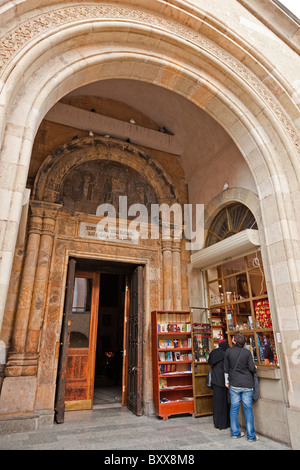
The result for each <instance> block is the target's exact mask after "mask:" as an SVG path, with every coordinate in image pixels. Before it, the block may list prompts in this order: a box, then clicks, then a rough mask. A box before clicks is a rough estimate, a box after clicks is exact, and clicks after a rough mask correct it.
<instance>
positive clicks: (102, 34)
mask: <svg viewBox="0 0 300 470" xmlns="http://www.w3.org/2000/svg"><path fill="white" fill-rule="evenodd" d="M26 3H27V5H26V7H24V13H26V15H25V16H22V15H21V14H20V17H18V18H17V20H18V21H17V24H16V23H14V24H9V23H8V25H7V30H3V37H2V39H3V41H2V50H3V55H2V76H1V79H2V83H3V84H4V86H3V88H2V96H3V101H2V103H3V108H2V109H3V113H2V121H1V136H2V152H1V171H2V174H3V175H4V176H3V181H2V190H3V191H4V192H5V197H6V200H7V201H9V202H8V203H7V204H6V206H5V207H1V220H3V221H4V222H3V224H2V225H3V229H2V234H3V235H2V238H1V248H2V259H1V271H0V272H1V275H0V279H1V292H2V295H1V302H2V304H1V309H0V315H1V317H0V318H1V321H2V318H3V312H4V307H5V299H6V294H7V288H8V284H9V278H10V272H11V265H12V259H13V253H14V247H15V240H16V237H17V231H18V223H19V218H20V211H21V201H22V194H23V191H24V188H25V185H26V177H27V171H28V164H29V160H30V155H31V150H32V144H33V141H34V136H35V133H36V130H37V128H38V126H39V124H40V122H41V120H42V119H43V117H44V115H45V114H46V112H47V111H48V110H49V109H50V108H51V107H52V106H53V105H54V104H55V103H56V102H57V101H58V100H59V99H60V98H61V97H62V96H64V95H65V94H66V93H68V92H70V91H71V90H73V89H75V88H77V87H78V86H81V85H83V84H86V83H91V82H92V81H95V80H96V79H99V78H101V79H105V78H112V77H116V76H117V77H123V78H124V77H125V78H130V79H136V80H145V81H148V82H150V83H156V84H158V85H160V86H162V87H166V88H168V89H170V90H172V91H174V92H175V93H178V94H181V95H182V96H185V97H186V98H187V99H189V100H190V101H191V102H193V103H195V104H196V105H197V106H199V107H201V108H202V109H204V110H205V111H206V112H208V113H209V114H210V115H211V116H212V117H214V118H215V119H216V120H217V121H218V122H219V123H221V124H222V126H223V127H224V129H226V131H227V132H228V133H229V135H230V136H231V137H232V138H233V140H234V141H235V142H236V144H237V145H238V147H239V149H240V151H241V153H242V154H243V156H244V158H245V160H246V161H247V163H248V165H249V168H250V169H251V171H252V174H253V176H254V179H255V182H256V185H257V189H258V193H259V198H260V207H261V213H262V220H263V226H264V232H265V236H266V244H267V245H268V247H269V252H270V270H271V273H272V280H273V283H274V286H276V287H277V289H276V300H275V301H276V305H277V311H278V312H279V317H280V327H281V332H282V337H283V348H284V350H285V357H286V362H287V369H288V370H289V375H288V383H289V401H290V405H291V406H292V407H295V409H296V408H298V401H297V399H296V394H295V393H294V390H297V389H298V387H299V385H298V379H297V370H296V366H295V365H293V364H289V365H288V358H289V357H291V355H292V353H293V351H292V349H291V344H292V343H293V341H294V340H297V339H298V337H299V324H300V320H299V311H300V307H299V301H298V299H297V295H296V292H297V289H299V277H300V275H299V267H298V263H297V260H299V258H300V255H299V248H298V245H297V240H298V239H299V221H298V220H297V217H296V214H297V212H299V198H298V193H299V174H300V171H299V160H298V154H299V136H298V131H297V127H296V123H297V119H298V118H299V110H298V109H297V103H295V100H294V99H293V93H292V91H291V89H290V88H289V87H290V85H291V84H288V83H286V82H285V79H284V78H283V76H282V75H281V73H280V72H277V71H275V72H274V70H273V64H272V61H271V60H270V61H269V60H268V58H266V57H263V56H262V55H261V54H260V52H259V50H258V48H256V47H252V45H251V43H249V42H247V40H246V39H242V38H241V34H239V31H240V29H239V28H238V27H237V32H235V31H234V30H233V29H231V28H230V27H229V28H227V30H226V31H225V28H224V22H222V20H220V21H218V20H216V19H215V18H213V15H212V14H210V12H209V11H207V12H203V11H202V10H200V9H197V8H193V6H191V5H190V4H188V5H187V4H186V3H185V2H175V1H174V2H168V5H165V4H163V3H161V2H157V1H155V0H152V1H151V2H147V4H146V3H144V2H143V3H142V4H141V6H142V8H137V7H136V6H134V7H132V6H131V5H130V2H125V1H124V4H122V5H118V6H116V5H115V3H114V2H112V3H111V4H108V5H105V6H99V5H97V4H93V3H90V4H88V5H85V6H79V5H77V4H75V3H74V5H69V4H68V5H65V4H64V3H63V2H58V5H59V8H57V6H58V5H56V6H53V5H51V6H50V7H49V8H48V7H47V8H48V9H46V8H45V9H40V10H39V11H37V10H34V9H33V10H31V8H34V7H33V6H32V5H33V3H32V2H26ZM45 5H46V3H45ZM13 7H14V6H13ZM41 7H42V6H41ZM144 7H147V9H145V8H144ZM238 8H240V6H239V7H238ZM25 10H26V11H25ZM239 13H240V14H242V11H241V10H239ZM243 14H244V12H243ZM10 15H11V16H13V15H12V11H9V12H7V16H6V19H8V18H10V17H11V16H10ZM219 15H220V16H221V13H220V12H219ZM223 20H224V18H223ZM249 20H251V18H249ZM112 26H113V33H114V34H115V37H116V39H115V41H114V43H113V46H112V45H111V44H110V42H109V41H108V39H109V37H111V36H110V35H111V33H112ZM225 33H226V34H225ZM147 38H148V40H146V39H147ZM265 40H266V42H267V41H268V38H267V36H266V38H265ZM91 43H92V44H93V46H91V45H90V44H91ZM283 55H284V53H283ZM49 75H50V78H49ZM20 77H22V79H21V80H20ZM270 207H272V217H270ZM8 208H10V209H11V212H10V215H9V217H8V216H7V210H8ZM275 245H276V246H275ZM278 249H280V252H281V253H282V260H281V261H280V263H279V262H278V259H277V257H276V250H277V252H278ZM281 268H284V270H285V279H284V281H283V280H282V276H281V272H282V269H281ZM291 323H292V324H293V326H294V327H295V328H293V330H291V329H290V326H289V325H290V324H291Z"/></svg>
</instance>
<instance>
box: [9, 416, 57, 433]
mask: <svg viewBox="0 0 300 470" xmlns="http://www.w3.org/2000/svg"><path fill="white" fill-rule="evenodd" d="M53 424H54V412H53V411H41V412H40V413H22V414H18V413H15V414H7V415H2V416H0V435H1V434H10V433H17V432H27V431H36V430H37V429H40V428H41V427H42V426H50V425H53Z"/></svg>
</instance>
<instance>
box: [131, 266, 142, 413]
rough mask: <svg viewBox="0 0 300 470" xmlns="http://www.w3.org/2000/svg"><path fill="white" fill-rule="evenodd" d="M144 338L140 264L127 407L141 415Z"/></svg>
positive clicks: (135, 277)
mask: <svg viewBox="0 0 300 470" xmlns="http://www.w3.org/2000/svg"><path fill="white" fill-rule="evenodd" d="M142 338H143V267H142V266H138V267H137V268H136V269H135V270H134V272H133V273H132V277H131V291H130V312H129V338H128V398H127V407H128V409H130V410H131V411H132V412H133V413H135V414H136V415H138V416H140V415H142V414H143V409H142V364H143V358H142V352H143V350H142Z"/></svg>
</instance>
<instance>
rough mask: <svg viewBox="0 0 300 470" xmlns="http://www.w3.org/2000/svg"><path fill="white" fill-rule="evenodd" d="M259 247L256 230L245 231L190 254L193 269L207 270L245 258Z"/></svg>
mask: <svg viewBox="0 0 300 470" xmlns="http://www.w3.org/2000/svg"><path fill="white" fill-rule="evenodd" d="M259 247H260V238H259V233H258V230H253V229H247V230H244V231H243V232H240V233H237V234H236V235H232V236H231V237H229V238H226V239H225V240H222V241H221V242H218V243H216V244H214V245H212V246H209V247H208V248H204V249H203V250H199V251H198V252H196V253H194V254H192V256H191V263H192V266H193V267H194V268H201V269H207V268H210V267H212V266H216V265H218V264H221V263H223V262H225V261H229V260H232V259H235V258H239V257H240V256H246V255H248V254H249V253H252V252H253V251H255V250H256V249H258V248H259Z"/></svg>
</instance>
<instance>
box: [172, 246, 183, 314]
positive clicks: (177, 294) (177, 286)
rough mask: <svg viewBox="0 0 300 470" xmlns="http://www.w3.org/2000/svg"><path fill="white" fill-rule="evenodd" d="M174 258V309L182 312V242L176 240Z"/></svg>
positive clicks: (173, 249)
mask: <svg viewBox="0 0 300 470" xmlns="http://www.w3.org/2000/svg"><path fill="white" fill-rule="evenodd" d="M172 258H173V260H172V261H173V308H174V310H181V308H182V305H181V304H182V302H181V296H182V294H181V240H178V239H174V241H173V246H172Z"/></svg>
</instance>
